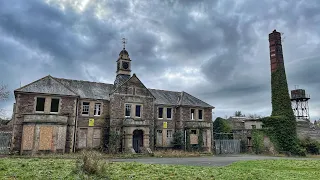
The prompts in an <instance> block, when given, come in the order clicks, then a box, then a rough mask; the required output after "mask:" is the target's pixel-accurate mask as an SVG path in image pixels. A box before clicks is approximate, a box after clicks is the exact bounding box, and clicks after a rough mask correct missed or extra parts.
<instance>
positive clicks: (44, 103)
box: [34, 96, 47, 113]
mask: <svg viewBox="0 0 320 180" xmlns="http://www.w3.org/2000/svg"><path fill="white" fill-rule="evenodd" d="M38 98H42V99H44V102H43V111H37V105H38ZM46 99H47V98H46V97H43V96H37V97H36V99H35V107H34V111H35V112H36V113H44V112H45V110H46V101H47V100H46Z"/></svg>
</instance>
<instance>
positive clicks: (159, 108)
mask: <svg viewBox="0 0 320 180" xmlns="http://www.w3.org/2000/svg"><path fill="white" fill-rule="evenodd" d="M160 108H162V118H160V117H159V112H160V110H159V109H160ZM163 112H164V108H163V107H158V113H157V117H158V119H163Z"/></svg>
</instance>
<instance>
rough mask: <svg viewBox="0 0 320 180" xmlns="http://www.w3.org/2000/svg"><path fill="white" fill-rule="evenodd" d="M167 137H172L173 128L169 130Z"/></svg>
mask: <svg viewBox="0 0 320 180" xmlns="http://www.w3.org/2000/svg"><path fill="white" fill-rule="evenodd" d="M167 138H172V130H167Z"/></svg>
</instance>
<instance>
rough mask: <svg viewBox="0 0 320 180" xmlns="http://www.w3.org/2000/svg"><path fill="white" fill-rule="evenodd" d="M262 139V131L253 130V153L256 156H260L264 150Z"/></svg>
mask: <svg viewBox="0 0 320 180" xmlns="http://www.w3.org/2000/svg"><path fill="white" fill-rule="evenodd" d="M263 138H264V134H263V132H262V131H259V130H254V131H253V132H252V145H253V151H254V152H255V153H256V154H261V153H262V152H263V149H264V145H263Z"/></svg>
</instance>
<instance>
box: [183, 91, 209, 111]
mask: <svg viewBox="0 0 320 180" xmlns="http://www.w3.org/2000/svg"><path fill="white" fill-rule="evenodd" d="M180 105H184V106H199V107H211V108H214V107H213V106H211V105H210V104H208V103H206V102H204V101H202V100H200V99H198V98H196V97H194V96H192V95H190V94H188V93H186V92H182V97H181V101H180Z"/></svg>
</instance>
